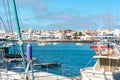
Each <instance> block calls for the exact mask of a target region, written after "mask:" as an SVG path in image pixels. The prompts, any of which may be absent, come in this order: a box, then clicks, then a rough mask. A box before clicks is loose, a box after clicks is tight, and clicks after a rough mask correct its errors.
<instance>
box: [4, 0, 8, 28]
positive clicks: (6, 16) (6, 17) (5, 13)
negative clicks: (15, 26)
mask: <svg viewBox="0 0 120 80" xmlns="http://www.w3.org/2000/svg"><path fill="white" fill-rule="evenodd" d="M3 6H4V9H5V15H6V18H7V24H8V27H9V21H8V15H7V9H6V5H5V0H3Z"/></svg>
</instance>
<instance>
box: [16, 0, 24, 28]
mask: <svg viewBox="0 0 120 80" xmlns="http://www.w3.org/2000/svg"><path fill="white" fill-rule="evenodd" d="M18 1H19V0H16V4H17V7H18V15H19V19H20V20H19V22H20V25H21V28H22V29H23V23H22V19H21V14H20V7H19V2H18Z"/></svg>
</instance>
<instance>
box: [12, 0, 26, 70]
mask: <svg viewBox="0 0 120 80" xmlns="http://www.w3.org/2000/svg"><path fill="white" fill-rule="evenodd" d="M12 2H13V8H14V15H15V19H16V28H17V34H18V40H19V46H20V51H21V56H22V61H23V67H24V71H25V70H26V64H25V58H24V51H23V42H22V38H21V33H20V25H19V20H18V14H17V8H16V3H15V0H12Z"/></svg>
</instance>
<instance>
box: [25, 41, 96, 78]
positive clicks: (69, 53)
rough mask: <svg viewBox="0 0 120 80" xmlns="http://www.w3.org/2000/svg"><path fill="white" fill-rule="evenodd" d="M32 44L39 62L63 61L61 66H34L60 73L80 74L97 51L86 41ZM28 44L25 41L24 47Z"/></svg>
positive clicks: (68, 74) (65, 74)
mask: <svg viewBox="0 0 120 80" xmlns="http://www.w3.org/2000/svg"><path fill="white" fill-rule="evenodd" d="M31 44H32V50H33V57H35V58H38V61H37V63H45V62H60V63H62V66H61V67H59V68H49V69H46V68H44V69H43V68H40V67H34V68H35V69H38V70H41V71H47V72H50V73H53V74H58V75H64V76H78V75H80V69H81V68H84V67H86V65H87V63H88V62H89V61H90V60H91V59H92V57H93V56H94V55H95V51H94V50H93V49H90V44H89V43H86V44H85V45H84V46H80V45H76V44H75V43H74V42H72V43H71V42H63V43H62V42H61V43H58V44H57V45H53V44H49V45H47V46H38V44H37V43H31ZM26 45H27V43H25V45H24V47H26ZM24 51H25V50H24ZM92 65H93V64H92ZM88 66H90V65H88Z"/></svg>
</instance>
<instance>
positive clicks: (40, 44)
mask: <svg viewBox="0 0 120 80" xmlns="http://www.w3.org/2000/svg"><path fill="white" fill-rule="evenodd" d="M46 45H47V43H44V42H41V43H38V46H46Z"/></svg>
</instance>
